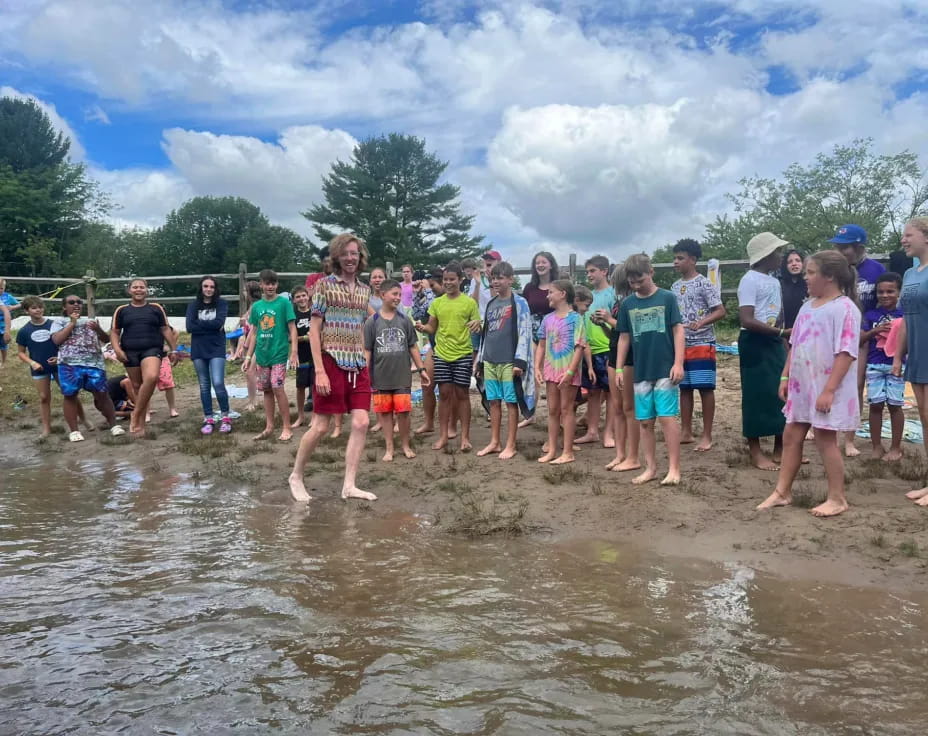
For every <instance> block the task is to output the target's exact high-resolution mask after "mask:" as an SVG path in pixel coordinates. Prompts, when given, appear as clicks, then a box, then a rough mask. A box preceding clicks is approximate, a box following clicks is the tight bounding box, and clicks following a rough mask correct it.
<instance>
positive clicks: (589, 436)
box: [574, 432, 599, 445]
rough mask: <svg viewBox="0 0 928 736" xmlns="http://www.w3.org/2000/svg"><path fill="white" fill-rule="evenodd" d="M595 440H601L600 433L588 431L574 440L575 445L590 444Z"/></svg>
mask: <svg viewBox="0 0 928 736" xmlns="http://www.w3.org/2000/svg"><path fill="white" fill-rule="evenodd" d="M593 442H599V433H597V432H587V433H586V434H585V435H583V437H578V438H577V439H575V440H574V444H575V445H589V444H591V443H593Z"/></svg>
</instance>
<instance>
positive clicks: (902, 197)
mask: <svg viewBox="0 0 928 736" xmlns="http://www.w3.org/2000/svg"><path fill="white" fill-rule="evenodd" d="M872 147H873V141H872V140H871V139H869V138H868V139H857V140H854V141H853V142H851V144H850V145H846V146H835V147H834V148H833V149H832V151H831V153H828V154H825V153H821V154H819V155H818V156H816V157H815V161H814V162H813V163H812V164H811V165H808V166H803V165H800V164H798V163H794V164H791V165H790V166H789V167H787V169H786V170H785V171H784V172H783V174H782V175H781V177H780V178H778V179H766V178H762V177H749V178H746V179H742V180H741V181H740V182H739V184H740V186H741V191H739V192H738V193H737V194H733V195H729V199H730V200H731V202H732V204H733V205H734V209H735V213H736V215H735V217H734V218H733V219H730V218H728V217H724V216H723V217H717V218H716V219H715V221H714V222H712V223H711V224H710V225H709V226H708V227H707V228H706V233H705V235H704V237H703V239H702V245H703V252H704V254H705V255H706V257H715V258H719V259H722V260H725V259H731V260H734V259H742V258H744V257H745V246H746V244H747V242H748V240H750V239H751V237H753V236H754V235H756V234H757V233H759V232H763V231H765V230H769V231H770V232H773V233H776V234H777V235H780V236H781V237H783V238H785V239H786V240H789V241H790V243H791V244H792V245H793V246H795V247H796V248H798V249H799V250H801V251H803V252H805V253H811V252H814V251H817V250H821V249H822V248H823V247H824V246H825V243H826V241H827V240H828V239H829V238H831V237H832V236H833V235H834V232H835V228H836V227H838V226H840V225H843V224H845V223H848V222H853V223H856V224H858V225H861V226H862V227H864V228H865V229H866V230H867V234H868V236H869V239H870V244H869V246H868V248H869V250H871V251H873V252H877V253H879V252H887V251H891V250H895V249H896V248H897V247H898V246H899V237H900V235H901V232H902V227H903V225H904V224H905V222H906V221H907V220H909V219H910V218H912V217H914V216H916V215H918V214H922V213H924V212H926V211H928V210H926V203H928V183H926V181H925V176H924V172H923V171H922V169H921V167H920V166H919V163H918V157H917V156H916V155H915V154H914V153H910V152H909V151H903V152H902V153H897V154H894V155H879V156H878V155H876V154H875V153H874V152H873V151H872Z"/></svg>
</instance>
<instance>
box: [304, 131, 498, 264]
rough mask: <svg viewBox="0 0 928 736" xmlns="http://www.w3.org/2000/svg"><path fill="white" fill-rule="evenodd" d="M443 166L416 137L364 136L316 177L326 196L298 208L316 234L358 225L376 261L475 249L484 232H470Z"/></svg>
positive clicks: (457, 254) (327, 235)
mask: <svg viewBox="0 0 928 736" xmlns="http://www.w3.org/2000/svg"><path fill="white" fill-rule="evenodd" d="M447 166H448V164H447V163H446V162H442V161H440V160H439V159H438V157H437V156H436V155H435V154H433V153H428V152H427V151H426V150H425V141H424V140H422V139H420V138H416V137H414V136H407V135H400V134H397V133H391V134H390V135H388V136H380V137H379V138H370V139H368V140H366V141H364V142H362V143H360V144H359V145H358V146H357V147H356V148H355V149H354V152H353V153H352V156H351V160H350V161H349V162H347V163H346V162H343V161H336V162H335V164H333V165H332V171H331V172H330V173H329V175H328V176H325V177H324V178H323V181H322V192H323V195H324V196H325V204H317V205H314V206H313V207H311V208H310V209H309V210H307V211H306V212H303V213H302V214H303V216H304V217H306V218H307V219H308V220H310V222H312V223H313V229H314V230H315V232H316V235H317V236H318V237H319V239H320V240H322V241H323V242H328V241H329V240H330V239H331V238H332V237H333V236H334V235H335V234H336V232H337V231H346V230H347V231H351V232H356V233H358V235H360V236H361V237H363V238H364V239H365V241H366V242H367V247H368V250H369V251H370V254H371V260H372V262H373V263H377V264H382V263H386V262H387V261H392V262H393V263H394V264H395V265H396V266H397V267H398V266H399V265H400V264H401V263H404V262H406V261H409V262H411V263H415V264H416V265H419V266H425V265H427V264H437V263H447V262H448V261H449V260H452V259H454V258H463V257H465V256H469V255H474V254H477V253H478V252H479V251H480V250H481V242H482V241H483V236H482V235H471V234H470V230H471V227H472V226H473V222H474V218H473V216H472V215H464V214H462V213H461V212H460V203H459V202H458V201H457V199H458V197H459V196H460V193H461V192H460V189H459V188H458V187H456V186H454V185H452V184H449V183H444V184H439V179H440V178H441V176H442V174H444V172H445V169H446V168H447Z"/></svg>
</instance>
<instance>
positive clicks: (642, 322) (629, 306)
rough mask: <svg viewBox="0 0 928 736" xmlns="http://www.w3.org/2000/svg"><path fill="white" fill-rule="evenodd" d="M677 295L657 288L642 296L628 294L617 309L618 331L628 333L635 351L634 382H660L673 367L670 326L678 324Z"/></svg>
mask: <svg viewBox="0 0 928 736" xmlns="http://www.w3.org/2000/svg"><path fill="white" fill-rule="evenodd" d="M681 321H682V320H681V319H680V307H679V306H678V305H677V298H676V297H675V296H674V295H673V293H672V292H669V291H667V289H658V290H657V291H655V292H654V293H653V294H651V296H649V297H647V298H646V299H642V298H641V297H639V296H637V295H636V294H630V295H629V296H627V297H625V299H623V300H622V306H621V307H620V308H619V320H618V327H619V332H627V333H629V334H630V335H631V341H632V352H633V353H634V354H635V381H636V382H637V381H659V380H660V379H662V378H668V377H669V376H670V369H671V368H672V367H673V361H674V349H673V331H672V329H671V328H672V327H673V326H674V325H678V324H680V323H681Z"/></svg>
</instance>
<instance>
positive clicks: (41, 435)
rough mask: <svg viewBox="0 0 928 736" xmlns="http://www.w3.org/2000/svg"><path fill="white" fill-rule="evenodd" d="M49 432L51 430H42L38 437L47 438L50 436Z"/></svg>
mask: <svg viewBox="0 0 928 736" xmlns="http://www.w3.org/2000/svg"><path fill="white" fill-rule="evenodd" d="M51 434H52V433H51V432H42V433H41V434H40V435H39V439H40V440H44V439H47V438H48V437H51Z"/></svg>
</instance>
